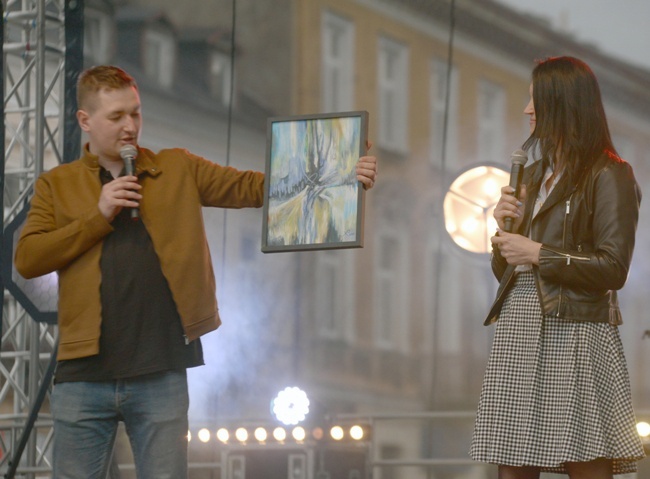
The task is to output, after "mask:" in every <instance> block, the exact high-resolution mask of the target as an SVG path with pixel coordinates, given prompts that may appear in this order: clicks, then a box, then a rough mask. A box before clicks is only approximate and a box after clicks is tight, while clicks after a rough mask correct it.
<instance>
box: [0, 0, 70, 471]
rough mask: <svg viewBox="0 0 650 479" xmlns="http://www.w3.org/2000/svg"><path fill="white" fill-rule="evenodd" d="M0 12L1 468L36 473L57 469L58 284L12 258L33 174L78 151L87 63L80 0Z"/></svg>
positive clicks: (23, 1) (44, 1)
mask: <svg viewBox="0 0 650 479" xmlns="http://www.w3.org/2000/svg"><path fill="white" fill-rule="evenodd" d="M2 16H3V22H2V28H3V31H2V36H3V61H2V75H1V78H2V86H3V94H4V102H3V106H2V108H3V112H2V113H3V115H2V118H3V127H4V131H5V135H4V143H3V146H4V147H3V149H2V155H3V156H2V161H1V162H0V163H1V166H0V185H2V193H3V195H2V200H1V201H2V206H3V224H2V231H3V234H2V257H1V263H0V264H1V269H2V278H1V279H0V289H1V290H2V292H3V306H2V322H1V327H0V333H1V343H0V377H2V381H1V382H0V474H4V475H3V477H14V476H15V475H16V474H18V475H19V476H20V477H37V475H38V474H39V473H47V472H49V471H50V470H51V467H50V455H49V449H50V445H51V442H52V421H51V417H50V416H49V414H48V412H49V406H48V401H47V400H46V396H47V392H48V391H49V385H50V382H51V376H52V372H53V366H54V362H55V360H54V356H55V352H56V343H57V331H56V326H55V324H56V301H57V286H58V285H57V278H56V275H55V274H52V275H49V276H46V277H42V278H37V279H33V280H25V279H24V278H22V277H20V275H18V274H17V273H16V271H15V269H14V268H13V262H12V257H13V250H14V246H15V242H16V239H17V237H18V235H19V233H20V228H21V227H22V224H23V222H24V219H25V217H26V214H27V211H28V208H29V199H30V197H31V195H32V192H33V187H34V182H35V180H36V178H37V177H38V176H39V175H40V173H42V172H43V171H46V170H49V169H51V168H53V167H54V166H57V165H58V164H60V163H63V162H64V161H66V159H67V161H70V160H71V159H73V158H74V157H76V156H77V153H78V150H79V137H80V134H79V132H78V129H77V128H76V125H75V124H74V114H73V115H72V116H71V115H70V114H69V113H70V112H74V109H75V108H76V104H75V102H74V91H75V88H74V84H75V82H76V76H77V75H78V72H79V71H80V70H81V65H82V61H83V60H82V59H83V55H82V48H83V42H82V38H83V2H82V1H81V0H13V1H12V0H3V1H2ZM23 452H24V453H23Z"/></svg>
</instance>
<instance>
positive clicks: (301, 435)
mask: <svg viewBox="0 0 650 479" xmlns="http://www.w3.org/2000/svg"><path fill="white" fill-rule="evenodd" d="M291 435H292V436H293V438H294V439H295V440H296V441H298V442H302V441H304V440H305V437H307V433H306V432H305V428H304V427H301V426H298V427H294V428H293V431H291Z"/></svg>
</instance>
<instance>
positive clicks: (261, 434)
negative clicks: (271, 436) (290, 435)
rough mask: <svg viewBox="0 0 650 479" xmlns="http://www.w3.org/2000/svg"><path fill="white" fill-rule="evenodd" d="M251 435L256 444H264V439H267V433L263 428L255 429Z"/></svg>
mask: <svg viewBox="0 0 650 479" xmlns="http://www.w3.org/2000/svg"><path fill="white" fill-rule="evenodd" d="M253 435H254V436H255V439H257V442H266V438H267V437H268V433H267V432H266V429H264V428H263V427H258V428H256V429H255V432H254V433H253Z"/></svg>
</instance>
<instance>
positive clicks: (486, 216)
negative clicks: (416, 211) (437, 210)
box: [443, 166, 510, 253]
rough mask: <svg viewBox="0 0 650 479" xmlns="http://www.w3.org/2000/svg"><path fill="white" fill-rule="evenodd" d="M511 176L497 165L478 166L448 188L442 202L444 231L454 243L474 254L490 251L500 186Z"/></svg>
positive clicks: (495, 226)
mask: <svg viewBox="0 0 650 479" xmlns="http://www.w3.org/2000/svg"><path fill="white" fill-rule="evenodd" d="M509 182H510V174H509V173H508V172H507V171H505V170H503V169H501V168H499V167H496V166H478V167H475V168H471V169H469V170H467V171H465V172H464V173H462V174H460V175H459V176H458V177H457V178H456V179H455V180H454V182H453V183H452V184H451V186H450V187H449V190H448V191H447V194H446V195H445V200H444V203H443V208H444V214H445V228H446V230H447V233H449V235H450V236H451V238H452V239H453V240H454V242H455V243H456V244H457V245H458V246H460V247H461V248H463V249H465V250H467V251H471V252H473V253H488V252H489V251H491V249H492V247H491V243H490V237H491V236H493V235H494V233H496V229H497V223H496V221H495V220H494V217H493V216H492V214H493V212H494V207H495V206H496V204H497V202H498V201H499V198H500V197H501V187H502V186H505V185H507V184H508V183H509Z"/></svg>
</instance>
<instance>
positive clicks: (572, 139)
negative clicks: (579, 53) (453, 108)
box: [470, 57, 644, 479]
mask: <svg viewBox="0 0 650 479" xmlns="http://www.w3.org/2000/svg"><path fill="white" fill-rule="evenodd" d="M524 113H525V114H527V115H529V117H530V131H531V134H530V137H529V138H528V140H527V141H526V142H525V143H524V149H525V150H527V151H528V152H529V154H532V155H534V156H539V161H535V162H533V163H532V164H531V165H529V166H528V167H526V169H525V171H524V179H523V183H524V185H523V186H522V189H521V193H520V195H519V196H520V197H519V198H516V197H515V196H514V191H513V188H511V187H510V186H505V187H503V188H502V190H501V193H502V195H501V198H500V200H499V202H498V204H497V206H496V208H495V211H494V218H495V219H496V221H497V224H498V226H499V229H498V231H497V234H496V235H495V236H494V237H493V238H492V245H493V254H492V269H493V272H494V274H495V276H496V277H497V279H498V280H499V282H500V284H499V289H498V291H497V298H496V300H495V303H494V305H493V307H492V309H491V311H490V312H489V314H488V317H487V319H486V320H485V324H486V325H488V324H491V323H494V322H496V331H495V336H494V343H493V345H492V351H491V353H490V358H489V361H488V366H487V370H486V373H485V379H484V383H483V389H482V392H481V398H480V402H479V408H478V413H477V419H476V425H475V430H474V438H473V441H472V447H471V450H470V455H471V456H472V457H473V458H474V459H476V460H479V461H483V462H489V463H493V464H497V465H498V466H499V478H500V479H537V478H539V476H540V472H542V471H546V472H555V473H564V474H568V475H569V476H570V477H571V478H572V479H576V478H589V479H610V478H611V477H612V476H613V474H619V473H628V472H633V471H635V470H636V461H638V460H639V459H641V458H642V457H643V456H644V453H643V447H642V445H641V442H640V439H639V437H638V435H637V433H636V430H635V422H636V421H635V417H634V412H633V410H632V401H631V393H630V385H629V377H628V372H627V366H626V362H625V356H624V354H623V348H622V344H621V340H620V337H619V334H618V325H620V324H621V322H622V321H621V315H620V310H619V307H618V300H617V290H619V289H621V288H622V287H623V284H624V283H625V281H626V279H627V275H628V271H629V267H630V262H631V260H632V251H633V249H634V237H635V232H636V225H637V218H638V210H639V204H640V201H641V191H640V189H639V187H638V185H637V183H636V180H635V178H634V174H633V172H632V168H631V166H630V165H629V164H628V163H626V162H625V161H624V160H622V159H621V158H620V157H619V156H618V155H617V153H616V150H615V149H614V146H613V145H612V140H611V137H610V133H609V128H608V126H607V119H606V117H605V111H604V108H603V105H602V100H601V96H600V89H599V87H598V82H597V80H596V77H595V76H594V74H593V72H592V71H591V69H590V68H589V66H588V65H587V64H585V63H584V62H582V61H580V60H578V59H576V58H572V57H555V58H549V59H546V60H544V61H541V62H539V63H538V64H537V66H536V67H535V69H534V70H533V74H532V83H531V86H530V102H529V103H528V105H527V106H526V108H525V110H524ZM508 217H509V218H512V219H513V227H512V232H505V231H504V227H505V218H508Z"/></svg>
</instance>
